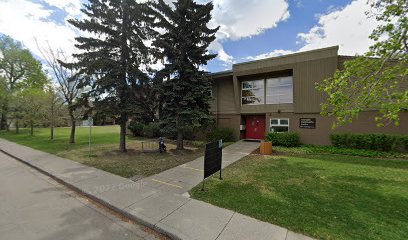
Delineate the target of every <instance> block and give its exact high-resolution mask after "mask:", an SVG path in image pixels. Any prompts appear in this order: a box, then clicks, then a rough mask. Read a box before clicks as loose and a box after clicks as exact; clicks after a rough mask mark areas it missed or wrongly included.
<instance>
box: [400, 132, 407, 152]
mask: <svg viewBox="0 0 408 240" xmlns="http://www.w3.org/2000/svg"><path fill="white" fill-rule="evenodd" d="M401 145H402V147H403V148H404V149H405V151H407V152H408V136H403V137H401Z"/></svg>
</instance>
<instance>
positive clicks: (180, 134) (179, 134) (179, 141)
mask: <svg viewBox="0 0 408 240" xmlns="http://www.w3.org/2000/svg"><path fill="white" fill-rule="evenodd" d="M177 150H184V144H183V131H182V130H177Z"/></svg>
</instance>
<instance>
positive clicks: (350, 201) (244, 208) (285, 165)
mask: <svg viewBox="0 0 408 240" xmlns="http://www.w3.org/2000/svg"><path fill="white" fill-rule="evenodd" d="M281 150H282V149H281ZM288 152H290V150H287V151H286V153H288ZM407 160H408V159H407ZM223 178H224V180H219V179H218V178H217V176H214V177H211V178H210V179H208V180H207V181H206V184H205V185H206V191H205V192H202V191H201V185H199V186H197V187H196V188H194V189H193V190H192V191H191V195H192V197H193V198H196V199H199V200H203V201H206V202H209V203H211V204H214V205H217V206H220V207H223V208H228V209H231V210H235V211H237V212H240V213H242V214H245V215H248V216H252V217H254V218H257V219H260V220H262V221H266V222H270V223H274V224H277V225H280V226H283V227H287V228H288V229H291V230H293V231H295V232H299V233H303V234H305V235H308V236H311V237H315V238H320V239H350V240H351V239H353V240H354V239H393V240H395V239H401V240H405V239H408V161H404V160H391V159H378V158H367V157H356V156H341V155H331V154H324V155H322V154H314V155H310V154H309V155H304V154H296V153H293V152H291V154H290V155H275V156H260V155H257V154H253V155H249V156H248V157H246V158H244V159H243V160H241V161H238V162H236V163H234V164H232V165H231V166H229V167H227V168H226V169H225V170H223Z"/></svg>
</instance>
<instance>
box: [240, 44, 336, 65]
mask: <svg viewBox="0 0 408 240" xmlns="http://www.w3.org/2000/svg"><path fill="white" fill-rule="evenodd" d="M327 50H337V51H338V50H339V46H338V45H336V46H331V47H326V48H318V49H313V50H308V51H303V52H295V53H291V54H285V55H281V56H276V57H269V58H262V59H258V60H253V61H248V62H242V63H236V64H234V65H233V66H240V65H245V64H252V63H257V62H262V61H265V60H272V59H280V58H287V57H294V56H298V55H303V54H309V53H315V52H322V51H327Z"/></svg>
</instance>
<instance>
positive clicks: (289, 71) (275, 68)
mask: <svg viewBox="0 0 408 240" xmlns="http://www.w3.org/2000/svg"><path fill="white" fill-rule="evenodd" d="M337 51H338V47H331V48H325V49H319V50H313V51H309V52H304V53H296V54H291V55H287V56H281V57H275V58H270V59H264V60H258V61H253V62H248V63H242V64H236V65H234V66H233V69H232V71H229V72H222V73H218V74H214V75H213V76H212V79H213V88H212V94H213V97H214V100H213V101H212V103H211V112H212V113H213V114H214V116H215V118H216V121H217V126H218V127H223V128H231V129H233V130H234V133H235V137H236V139H240V134H241V131H240V125H241V124H244V123H243V121H242V120H243V119H244V118H245V115H258V114H262V115H266V132H269V123H270V118H289V119H290V126H289V128H290V131H292V132H298V133H299V134H300V137H301V141H302V143H305V144H320V145H328V144H330V134H331V133H333V132H347V133H391V134H408V113H407V112H404V113H402V114H401V116H400V117H401V120H400V126H398V127H396V126H393V125H389V126H386V127H381V128H380V127H377V126H376V123H375V119H374V118H375V116H376V114H377V112H375V111H366V112H363V113H361V114H360V116H359V119H357V120H355V121H354V122H353V123H352V124H348V125H345V126H342V127H339V128H337V129H335V130H333V129H332V120H333V119H332V118H329V117H323V116H321V115H320V110H321V107H320V104H321V103H322V102H324V101H325V96H324V95H323V93H321V92H319V91H318V90H316V88H315V86H316V83H317V82H322V81H323V80H324V79H327V78H329V77H331V76H333V74H334V72H335V71H336V69H339V68H341V66H342V65H343V63H344V61H345V60H348V59H351V57H345V56H338V54H337ZM288 75H292V76H293V88H294V89H293V104H275V105H272V104H261V105H243V106H242V105H241V84H242V81H244V80H251V79H252V80H257V79H264V78H268V77H276V76H288ZM407 87H408V86H407ZM299 118H316V129H303V128H299Z"/></svg>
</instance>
